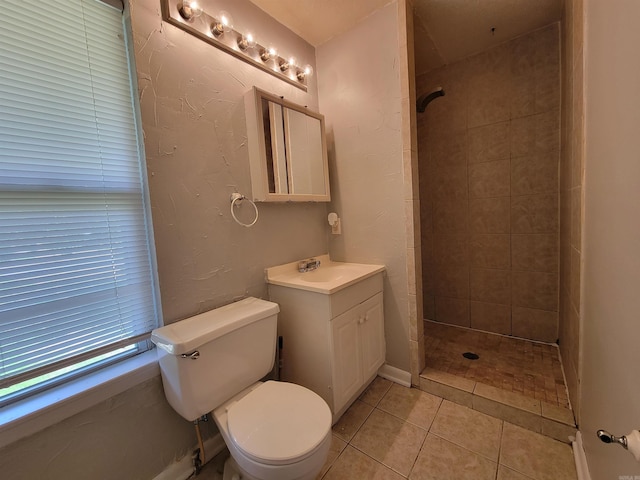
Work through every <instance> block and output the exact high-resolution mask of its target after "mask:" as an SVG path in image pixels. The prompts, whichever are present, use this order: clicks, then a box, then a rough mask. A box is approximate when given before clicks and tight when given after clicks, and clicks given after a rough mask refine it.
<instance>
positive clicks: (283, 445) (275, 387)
mask: <svg viewBox="0 0 640 480" xmlns="http://www.w3.org/2000/svg"><path fill="white" fill-rule="evenodd" d="M213 418H214V420H215V422H216V425H217V426H218V429H219V430H220V434H221V435H222V438H223V439H224V441H225V443H226V445H227V448H229V452H230V453H231V456H232V458H233V462H231V463H229V464H228V465H227V466H226V467H225V475H226V470H227V469H233V468H237V469H238V471H239V473H240V474H241V475H240V478H242V479H247V480H307V479H309V480H312V479H314V478H315V477H316V475H317V474H318V472H319V471H320V470H321V469H322V466H323V465H324V462H325V460H326V458H327V454H328V453H329V448H330V447H331V412H330V410H329V407H328V406H327V404H326V402H325V401H324V400H323V399H322V398H321V397H320V396H318V395H316V394H315V393H313V392H312V391H311V390H308V389H306V388H304V387H301V386H299V385H294V384H292V383H285V382H273V381H268V382H265V383H257V384H255V385H253V386H251V387H249V388H248V389H247V390H245V391H243V392H241V393H240V394H238V395H236V396H235V397H233V398H232V399H231V400H229V401H228V402H226V403H225V404H223V405H221V406H220V407H218V408H217V409H215V410H214V411H213ZM229 478H233V477H232V476H230V477H229Z"/></svg>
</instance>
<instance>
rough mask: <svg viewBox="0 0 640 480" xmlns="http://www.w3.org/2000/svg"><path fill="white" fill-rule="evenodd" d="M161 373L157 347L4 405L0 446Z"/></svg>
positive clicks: (1, 413)
mask: <svg viewBox="0 0 640 480" xmlns="http://www.w3.org/2000/svg"><path fill="white" fill-rule="evenodd" d="M157 375H160V369H159V367H158V359H157V355H156V351H155V349H153V350H150V351H148V352H144V353H142V354H140V355H136V356H135V357H133V358H130V359H127V360H124V361H122V362H119V363H117V364H115V365H111V366H109V367H107V368H104V369H102V370H98V371H97V372H94V373H91V374H89V375H86V376H84V377H81V378H78V379H76V380H74V381H72V382H69V383H66V384H64V385H60V386H58V387H55V388H52V389H51V390H47V391H45V392H42V393H40V394H38V395H34V396H33V397H29V398H26V399H24V400H21V401H19V402H16V403H14V404H11V405H8V406H6V407H3V408H0V448H2V447H4V446H5V445H9V444H10V443H13V442H15V441H17V440H20V439H21V438H24V437H26V436H28V435H32V434H34V433H36V432H38V431H40V430H43V429H45V428H47V427H49V426H51V425H54V424H56V423H58V422H61V421H62V420H64V419H65V418H69V417H71V416H73V415H75V414H76V413H79V412H81V411H83V410H86V409H87V408H89V407H92V406H93V405H96V404H98V403H100V402H102V401H104V400H107V399H108V398H111V397H113V396H114V395H117V394H119V393H122V392H124V391H125V390H128V389H130V388H132V387H134V386H136V385H138V384H140V383H142V382H144V381H146V380H149V379H151V378H153V377H155V376H157Z"/></svg>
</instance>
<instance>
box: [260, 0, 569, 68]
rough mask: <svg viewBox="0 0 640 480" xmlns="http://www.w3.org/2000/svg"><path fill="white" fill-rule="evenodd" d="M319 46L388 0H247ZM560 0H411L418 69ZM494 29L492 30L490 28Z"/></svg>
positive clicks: (467, 51)
mask: <svg viewBox="0 0 640 480" xmlns="http://www.w3.org/2000/svg"><path fill="white" fill-rule="evenodd" d="M251 1H252V2H253V3H255V4H256V5H257V6H258V7H260V8H261V9H262V10H264V11H265V12H267V13H268V14H269V15H271V16H272V17H273V18H275V19H276V20H278V21H279V22H280V23H282V24H284V25H286V26H287V27H288V28H289V29H291V30H292V31H293V32H295V33H296V34H298V35H299V36H300V37H302V38H304V39H305V40H306V41H307V42H309V43H310V44H311V45H314V46H318V45H321V44H323V43H324V42H326V41H327V40H329V39H331V38H332V37H334V36H336V35H339V34H341V33H343V32H345V31H347V30H349V29H350V28H351V27H352V26H353V25H355V24H356V23H358V22H359V21H360V20H362V19H363V18H365V17H366V16H367V15H370V14H371V13H373V12H374V11H376V10H378V9H379V8H381V7H383V6H384V5H386V4H388V3H389V0H251ZM562 2H563V0H414V5H415V10H414V35H415V36H414V42H415V57H416V74H420V73H424V72H427V71H429V70H432V69H434V68H437V67H439V66H441V65H445V64H448V63H452V62H455V61H457V60H460V59H462V58H465V57H467V56H469V55H473V54H474V53H478V52H481V51H483V50H486V49H487V48H491V47H493V46H495V45H498V44H500V43H503V42H505V41H507V40H510V39H512V38H515V37H517V36H519V35H522V34H524V33H527V32H530V31H532V30H535V29H537V28H540V27H543V26H545V25H549V24H550V23H553V22H556V21H558V20H560V16H561V14H562ZM492 29H493V30H492Z"/></svg>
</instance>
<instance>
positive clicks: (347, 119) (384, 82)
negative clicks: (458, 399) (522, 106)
mask: <svg viewBox="0 0 640 480" xmlns="http://www.w3.org/2000/svg"><path fill="white" fill-rule="evenodd" d="M397 9H398V6H397V3H396V2H394V3H391V4H389V5H387V6H386V7H384V8H383V9H381V10H378V11H377V12H375V13H374V14H372V15H370V16H369V17H367V18H365V19H364V20H363V21H362V22H360V23H359V24H357V25H356V26H355V27H354V28H353V29H352V30H350V31H349V32H347V33H344V34H342V35H339V36H337V37H335V38H333V39H332V40H330V41H328V42H327V43H325V44H323V45H321V46H320V47H318V49H317V62H318V71H319V75H318V77H319V80H318V82H319V83H318V88H319V92H320V93H319V94H320V107H321V111H322V113H323V114H324V115H325V117H326V120H327V132H328V136H329V145H330V147H329V148H330V152H329V161H330V169H331V170H330V174H331V188H332V195H333V198H332V203H331V205H330V209H331V210H334V211H336V212H337V213H338V214H339V215H340V217H341V218H342V232H343V233H342V235H341V236H333V237H332V238H331V240H330V244H329V246H330V252H331V255H332V257H333V258H335V259H336V260H341V261H350V262H363V263H382V264H385V265H386V267H387V275H386V277H385V284H384V289H385V292H384V307H385V334H386V341H387V362H388V363H389V364H391V365H393V366H395V367H397V368H401V369H403V370H405V371H409V369H410V365H409V363H410V362H409V320H408V319H409V314H408V302H407V298H408V293H409V289H408V282H407V258H408V248H407V228H406V223H405V200H404V198H405V195H404V188H405V186H404V183H403V157H402V153H403V142H402V130H401V128H402V118H401V88H400V73H399V70H398V69H399V51H400V50H399V48H398V11H397ZM414 288H415V286H414Z"/></svg>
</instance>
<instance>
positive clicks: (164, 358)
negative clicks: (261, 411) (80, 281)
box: [151, 297, 280, 421]
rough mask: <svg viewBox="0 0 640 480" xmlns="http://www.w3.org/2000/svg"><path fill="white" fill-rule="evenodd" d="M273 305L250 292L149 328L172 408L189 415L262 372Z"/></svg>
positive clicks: (273, 324) (271, 340)
mask: <svg viewBox="0 0 640 480" xmlns="http://www.w3.org/2000/svg"><path fill="white" fill-rule="evenodd" d="M279 311H280V308H279V307H278V304H276V303H272V302H268V301H266V300H261V299H258V298H253V297H250V298H245V299H244V300H241V301H239V302H236V303H232V304H229V305H225V306H224V307H220V308H217V309H215V310H211V311H209V312H206V313H202V314H200V315H196V316H194V317H190V318H187V319H185V320H182V321H179V322H176V323H172V324H170V325H167V326H164V327H161V328H158V329H156V330H154V331H153V332H152V333H151V340H152V341H153V343H155V344H156V345H157V347H158V349H157V350H158V359H159V363H160V371H161V373H162V383H163V386H164V392H165V395H166V397H167V400H168V401H169V404H170V405H171V406H172V407H173V408H174V410H175V411H176V412H178V413H179V414H180V415H182V416H183V417H184V418H186V419H187V420H190V421H193V420H195V419H197V418H199V417H201V416H202V415H204V414H206V413H209V412H211V411H212V410H214V409H215V408H217V407H218V406H220V405H221V404H223V403H224V402H225V401H227V400H228V399H230V398H231V397H233V396H234V395H235V394H236V393H239V392H241V391H242V390H244V389H245V388H247V387H248V386H250V385H252V384H253V383H255V382H257V381H258V380H260V379H261V378H263V377H264V376H265V375H267V374H268V373H269V372H270V371H271V369H272V368H273V364H274V360H275V348H276V337H277V315H278V312H279Z"/></svg>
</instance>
